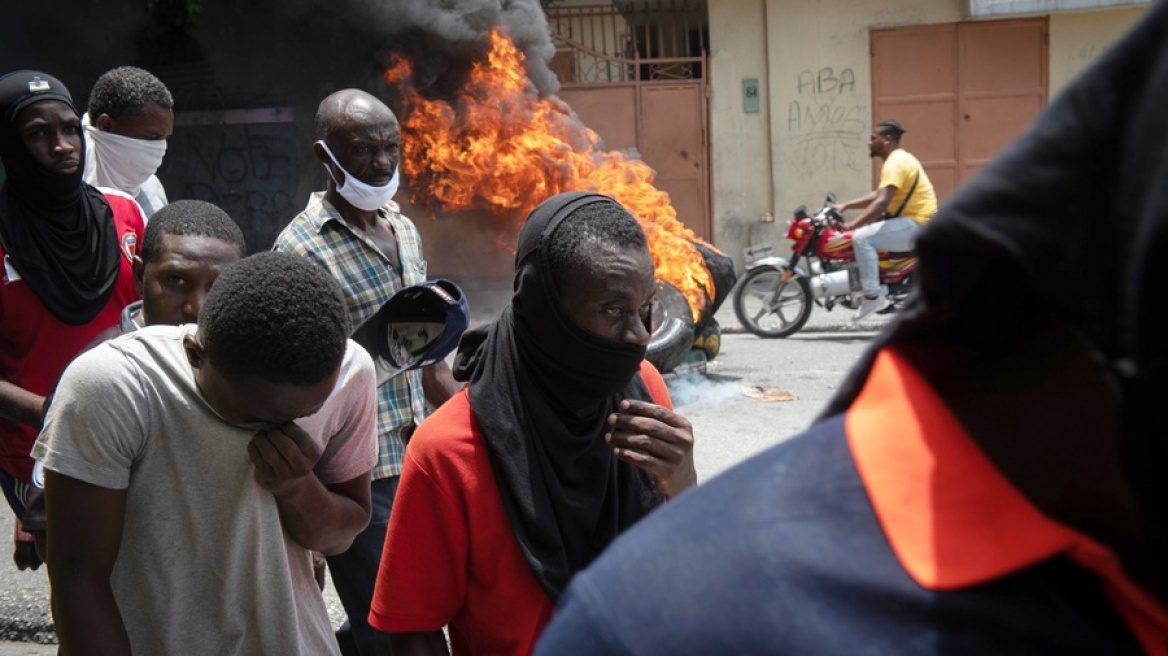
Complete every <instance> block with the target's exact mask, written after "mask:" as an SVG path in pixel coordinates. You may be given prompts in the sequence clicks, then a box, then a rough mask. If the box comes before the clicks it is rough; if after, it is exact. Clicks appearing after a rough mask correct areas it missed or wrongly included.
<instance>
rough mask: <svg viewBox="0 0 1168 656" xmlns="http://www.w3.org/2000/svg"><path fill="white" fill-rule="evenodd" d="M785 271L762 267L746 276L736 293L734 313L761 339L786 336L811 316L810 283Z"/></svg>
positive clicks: (744, 326)
mask: <svg viewBox="0 0 1168 656" xmlns="http://www.w3.org/2000/svg"><path fill="white" fill-rule="evenodd" d="M785 277H787V271H786V270H785V269H779V268H776V267H770V266H767V267H759V268H757V269H754V270H752V271H750V272H748V273H747V274H746V276H745V277H744V278H743V279H742V282H741V283H739V285H738V290H737V291H736V293H735V294H734V314H736V315H738V322H739V323H741V324H742V327H743V328H745V329H747V330H749V331H750V332H752V333H754V334H755V335H758V336H759V337H787V336H789V335H792V334H794V333H796V332H798V331H799V329H800V328H802V327H803V326H804V324H806V323H807V319H808V318H809V317H810V316H811V303H812V301H811V284H810V283H808V282H807V278H805V277H804V276H800V275H797V274H794V273H791V274H790V277H789V279H788V280H787V281H786V282H784V281H783V279H784V278H785Z"/></svg>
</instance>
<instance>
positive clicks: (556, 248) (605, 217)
mask: <svg viewBox="0 0 1168 656" xmlns="http://www.w3.org/2000/svg"><path fill="white" fill-rule="evenodd" d="M605 248H617V249H621V250H624V249H628V248H638V249H640V248H646V249H647V248H648V240H646V238H645V231H644V230H642V229H641V224H639V223H637V220H636V219H635V218H633V215H632V214H630V213H629V211H628V210H626V209H625V208H624V207H623V206H621V205H620V204H619V203H617V202H616V201H613V202H611V203H609V202H598V203H588V204H587V205H583V206H581V207H580V208H578V209H576V210H575V211H573V212H572V214H571V215H569V216H568V217H567V218H566V219H564V220H563V222H561V223H560V225H559V226H557V227H556V229H555V232H553V233H552V237H551V242H550V243H549V244H548V254H547V257H548V269H549V272H550V273H551V275H552V280H554V281H555V283H556V289H558V290H560V291H561V293H562V292H563V289H564V285H565V283H566V282H567V278H568V276H569V275H570V274H571V273H572V272H574V271H580V270H581V269H582V268H584V269H586V268H587V267H588V266H591V265H592V263H593V262H595V260H596V255H597V254H598V253H599V252H600V251H601V250H603V249H605Z"/></svg>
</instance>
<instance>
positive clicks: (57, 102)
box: [0, 71, 144, 569]
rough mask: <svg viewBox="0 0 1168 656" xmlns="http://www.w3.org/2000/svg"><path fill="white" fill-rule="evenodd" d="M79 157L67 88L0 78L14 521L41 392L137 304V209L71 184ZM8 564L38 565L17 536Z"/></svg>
mask: <svg viewBox="0 0 1168 656" xmlns="http://www.w3.org/2000/svg"><path fill="white" fill-rule="evenodd" d="M84 154H85V147H84V140H83V139H82V136H81V119H80V116H79V115H78V113H77V108H76V107H75V106H74V105H73V99H72V97H71V96H70V95H69V91H68V89H66V88H65V86H64V85H63V84H61V82H60V81H59V80H57V79H56V78H54V77H53V76H51V75H48V74H47V73H41V72H38V71H16V72H13V73H9V74H7V75H4V76H3V77H0V160H2V161H3V163H4V169H5V172H6V176H7V177H6V180H5V182H4V186H3V187H0V258H2V260H3V267H4V271H3V280H4V283H3V285H0V488H3V490H4V495H5V497H6V498H7V499H8V502H9V505H11V506H12V509H13V511H14V512H15V513H16V514H17V519H18V520H19V518H20V516H21V514H22V513H23V511H24V504H25V502H26V499H27V493H28V486H29V482H30V477H31V474H32V466H33V461H32V458H31V457H30V456H29V452H30V451H31V449H32V444H33V442H34V441H35V440H36V436H37V432H38V431H39V429H40V425H41V411H42V406H43V404H44V397H45V394H47V393H48V392H49V390H50V389H51V388H52V386H53V384H54V383H55V382H56V380H57V377H58V376H60V374H61V372H62V371H64V369H65V366H66V365H68V364H69V362H70V360H72V359H73V356H74V355H76V354H77V353H78V352H79V351H80V350H81V349H82V348H83V347H84V346H85V345H86V344H88V343H89V341H90V340H91V339H93V337H94V336H95V335H97V333H99V332H101V331H102V330H104V329H106V328H108V327H109V326H112V325H114V324H115V323H117V321H118V317H119V315H120V313H121V311H122V308H123V307H125V306H126V305H127V304H129V303H131V302H133V301H135V300H137V298H138V294H137V293H136V292H135V289H134V275H133V271H132V269H131V259H132V258H133V257H134V255H136V254H137V252H138V244H139V242H140V241H141V238H142V230H143V221H144V220H143V218H142V211H141V209H140V208H139V207H138V205H137V204H136V203H135V202H134V201H133V199H131V198H130V197H129V196H126V195H125V194H122V193H120V192H115V191H106V192H104V193H103V192H102V191H99V190H97V189H95V188H93V187H90V186H89V185H86V184H84V183H83V182H82V181H81V176H82V168H83V167H82V164H83V161H84ZM17 529H18V536H19V537H20V538H23V539H20V540H18V545H17V555H16V560H17V565H18V566H19V567H21V569H24V568H25V567H28V566H31V567H33V568H35V567H37V566H39V561H38V560H37V559H36V556H35V551H34V550H33V548H32V543H31V536H29V537H25V536H23V535H19V533H20V532H19V522H18V523H17Z"/></svg>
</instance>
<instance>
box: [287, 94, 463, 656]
mask: <svg viewBox="0 0 1168 656" xmlns="http://www.w3.org/2000/svg"><path fill="white" fill-rule="evenodd" d="M316 132H317V135H316V137H317V141H316V142H314V143H313V151H314V153H315V154H316V156H317V158H318V159H320V161H321V163H322V164H324V167H325V170H326V171H327V172H328V174H329V181H328V189H327V190H326V191H324V192H317V193H314V194H312V196H311V197H310V198H309V200H308V206H307V207H306V208H305V209H304V211H303V212H301V213H300V214H299V215H297V216H296V218H294V219H292V222H291V223H290V224H289V225H288V226H287V227H286V228H284V230H283V231H282V232H281V233H280V235H279V236H278V237H276V243H275V246H274V247H273V248H274V250H277V251H286V252H290V253H295V254H297V255H302V256H304V257H307V258H309V259H311V260H313V261H314V262H316V263H317V264H319V265H321V266H323V267H324V268H325V269H327V270H328V271H329V272H330V273H331V274H332V275H333V277H335V278H336V279H337V281H338V282H340V284H341V288H342V289H343V290H344V292H345V301H346V303H347V304H348V309H349V319H350V321H351V323H352V325H353V326H354V327H356V326H359V325H361V323H362V322H364V321H365V320H366V319H368V318H369V317H371V316H372V315H373V314H374V313H376V312H377V310H378V309H379V308H380V307H381V306H382V304H384V303H385V302H386V301H387V300H389V298H390V296H392V295H393V293H394V292H396V291H397V290H398V289H400V288H402V287H406V286H409V285H414V284H417V283H420V282H423V281H424V280H425V279H426V261H425V260H424V259H422V242H421V237H420V236H419V234H418V229H417V228H416V227H415V226H414V224H413V223H412V222H411V221H410V220H409V219H408V218H406V217H405V216H403V215H402V214H401V213H400V211H399V208H398V205H397V203H395V202H393V200H392V198H393V195H394V193H395V192H396V191H397V187H398V178H399V174H398V164H399V162H400V160H401V134H400V131H399V128H398V121H397V118H396V117H395V116H394V115H393V112H392V111H390V109H389V108H388V107H386V105H385V104H384V103H382V102H381V101H380V100H378V99H377V98H375V97H373V96H372V95H370V94H368V93H365V92H363V91H360V90H357V89H344V90H341V91H338V92H336V93H334V94H332V95H330V96H328V97H327V98H325V99H324V100H323V101H322V102H321V104H320V108H319V109H318V110H317V114H316ZM458 388H459V385H458V383H456V382H454V379H453V377H452V376H451V374H450V368H449V367H448V366H447V365H446V363H445V362H439V363H437V364H434V365H431V366H429V367H424V368H422V370H421V371H420V372H419V371H410V372H408V373H405V374H403V375H400V376H396V377H394V378H392V379H390V380H389V381H387V382H386V383H385V384H383V385H382V386H381V387H380V388H378V398H377V422H378V444H379V449H378V453H379V457H378V462H377V466H376V468H374V470H373V495H372V498H373V514H372V519H371V520H370V522H369V527H368V528H366V529H365V531H364V532H362V533H361V534H360V535H358V536H357V539H356V540H354V542H353V546H352V547H351V548H350V549H349V550H348V551H347V552H345V553H344V554H341V555H339V556H331V557H329V558H328V565H329V570H330V573H331V574H332V578H333V584H334V585H335V586H336V589H337V594H338V596H339V597H340V598H341V603H342V604H344V607H345V612H346V613H347V614H348V616H349V622H348V624H349V625H350V627H351V629H350V630H348V631H346V630H345V629H344V628H342V630H341V631H338V634H337V639H338V641H339V642H340V643H341V649H342V652H343V653H346V654H355V653H356V654H362V655H367V654H374V653H377V654H387V653H389V640H388V635H386V634H382V633H380V632H378V631H375V630H373V629H371V628H369V625H368V623H367V621H366V618H367V616H368V614H369V602H370V599H371V598H372V595H373V584H374V582H375V581H376V579H377V567H378V564H379V562H380V557H381V549H382V546H383V544H384V542H385V529H386V525H387V524H388V523H389V511H390V508H391V506H392V505H393V498H394V495H395V494H396V492H397V484H398V476H399V474H400V473H401V463H402V455H403V453H404V451H405V442H406V441H407V440H408V439H409V436H410V433H411V432H413V430H414V427H415V426H417V425H418V423H420V422H421V421H422V418H423V417H424V416H425V404H426V401H429V403H430V405H432V406H435V407H437V406H439V405H441V404H442V403H443V402H445V401H446V399H448V398H450V396H451V395H452V394H453V393H454V392H455V391H457V389H458ZM354 647H355V649H354Z"/></svg>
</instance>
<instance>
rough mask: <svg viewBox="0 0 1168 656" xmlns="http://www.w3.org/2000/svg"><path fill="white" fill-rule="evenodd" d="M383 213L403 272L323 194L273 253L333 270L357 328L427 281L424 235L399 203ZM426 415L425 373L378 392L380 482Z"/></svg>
mask: <svg viewBox="0 0 1168 656" xmlns="http://www.w3.org/2000/svg"><path fill="white" fill-rule="evenodd" d="M378 211H379V212H381V215H382V216H384V217H386V218H387V219H389V223H390V225H391V226H392V227H393V233H394V235H395V236H396V237H397V251H398V259H399V261H400V262H401V267H402V270H401V271H396V270H394V268H393V266H392V264H391V263H390V260H389V258H387V257H386V256H385V255H384V254H382V252H381V250H380V249H378V248H377V246H375V245H374V244H373V242H372V241H370V240H369V239H368V238H367V237H365V236H364V235H363V234H360V233H359V232H357V231H355V230H353V229H352V228H351V227H350V226H349V224H347V223H345V221H344V219H343V218H341V214H340V212H338V211H337V209H336V208H335V207H333V206H332V204H331V203H329V202H328V201H326V200H325V199H324V193H323V192H317V193H314V194H312V196H311V197H310V198H309V199H308V206H307V207H305V208H304V211H303V212H301V213H300V214H298V215H296V218H294V219H292V222H291V223H289V224H288V226H287V227H286V228H284V230H283V231H282V232H280V235H279V236H278V237H276V243H275V245H274V246H273V247H272V250H276V251H283V252H285V253H295V254H296V255H301V256H304V257H307V258H309V259H310V260H312V261H313V262H316V263H317V264H319V265H321V266H323V267H324V268H325V269H327V270H328V272H329V273H331V274H332V275H333V277H334V278H336V279H337V282H339V283H341V288H342V289H343V290H344V292H345V302H346V304H347V305H348V308H349V321H350V322H351V323H352V326H353V328H356V327H357V326H359V325H361V324H362V323H363V322H364V321H365V320H366V319H368V318H369V317H371V316H373V314H374V313H376V312H377V310H379V309H380V308H381V306H382V305H383V304H384V303H385V302H386V301H388V300H389V297H390V296H393V293H394V292H396V291H397V290H398V289H400V288H402V287H408V286H409V285H415V284H418V283H420V282H423V281H425V280H426V260H424V259H422V239H421V236H420V235H419V234H418V229H417V228H416V227H415V226H414V224H413V222H411V221H410V220H409V219H407V218H406V217H404V216H402V214H401V212H400V211H399V208H398V205H397V203H394V202H393V201H390V202H389V204H388V205H386V206H385V207H383V208H382V209H380V210H378ZM425 412H426V400H425V397H424V395H423V393H422V374H421V372H420V371H417V370H414V371H411V372H409V373H405V374H402V375H400V376H396V377H394V378H391V379H390V380H388V381H386V382H385V384H383V385H382V386H381V387H379V388H378V390H377V433H378V458H377V467H375V468H374V469H373V478H374V479H378V478H386V477H388V476H397V475H399V474H401V464H402V455H403V454H404V453H405V444H404V442H403V441H402V432H403V431H404V430H405V429H406V428H408V427H410V426H414V425H417V424H418V423H421V421H422V418H423V417H424V416H425Z"/></svg>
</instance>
